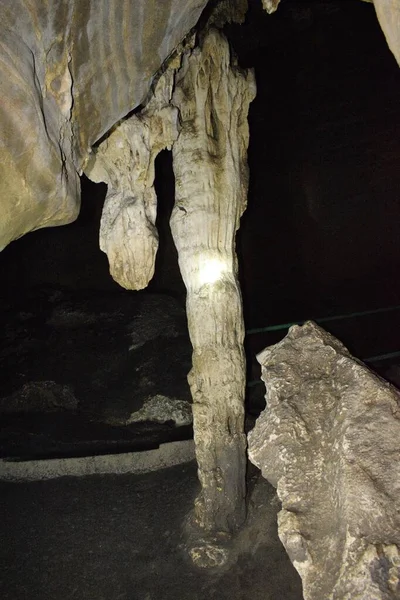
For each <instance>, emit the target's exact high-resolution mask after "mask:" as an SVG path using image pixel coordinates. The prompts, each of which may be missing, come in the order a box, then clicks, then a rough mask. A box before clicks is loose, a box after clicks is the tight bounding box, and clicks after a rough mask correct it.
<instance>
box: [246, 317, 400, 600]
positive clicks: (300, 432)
mask: <svg viewBox="0 0 400 600" xmlns="http://www.w3.org/2000/svg"><path fill="white" fill-rule="evenodd" d="M258 360H259V362H260V363H261V365H262V378H263V380H264V382H265V385H266V389H267V393H266V401H267V407H266V409H265V411H264V412H263V413H262V414H261V416H260V417H259V419H258V421H257V423H256V426H255V428H254V429H253V431H251V432H250V434H249V436H248V439H249V457H250V460H251V461H252V462H253V463H254V464H256V465H257V466H258V467H259V468H260V469H261V470H262V473H263V475H264V477H266V479H268V480H269V481H270V482H271V483H272V484H273V485H274V486H276V487H277V493H278V496H279V498H280V500H281V502H282V510H281V512H280V514H279V517H278V530H279V537H280V539H281V541H282V543H283V544H284V546H285V548H286V550H287V552H288V554H289V557H290V558H291V560H292V562H293V564H294V566H295V567H296V569H297V570H298V572H299V574H300V576H301V578H302V581H303V591H304V598H305V599H306V600H350V599H351V600H394V599H395V598H397V599H398V598H400V553H399V550H400V393H399V392H398V390H396V389H395V388H394V387H392V386H391V385H390V384H388V383H387V382H385V381H384V380H382V379H381V378H379V377H378V376H377V375H375V374H374V373H373V372H371V371H370V370H369V369H368V368H367V367H366V366H365V365H364V364H363V363H361V362H360V361H358V360H356V359H355V358H353V357H352V356H351V355H350V353H349V352H348V350H347V349H346V348H345V347H344V346H343V345H342V344H341V343H340V342H339V341H338V340H336V339H335V338H334V337H332V336H331V335H330V334H328V333H327V332H325V331H324V330H323V329H321V328H320V327H318V326H317V325H315V324H314V323H312V322H308V323H306V324H305V325H303V326H302V327H299V326H294V327H291V329H290V330H289V333H288V335H287V336H286V337H285V338H284V340H282V341H281V342H280V343H278V344H276V345H275V346H271V347H270V348H267V349H266V350H264V351H263V352H261V354H259V355H258Z"/></svg>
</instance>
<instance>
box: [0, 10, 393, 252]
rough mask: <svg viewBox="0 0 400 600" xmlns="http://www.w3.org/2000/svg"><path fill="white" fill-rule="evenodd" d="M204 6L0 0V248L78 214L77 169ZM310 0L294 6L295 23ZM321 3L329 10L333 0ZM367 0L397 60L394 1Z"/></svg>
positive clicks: (141, 93)
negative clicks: (26, 234) (27, 234)
mask: <svg viewBox="0 0 400 600" xmlns="http://www.w3.org/2000/svg"><path fill="white" fill-rule="evenodd" d="M283 1H284V0H283ZM207 4H208V3H207V1H206V0H190V1H188V0H185V1H184V0H165V1H164V0H163V2H157V0H151V1H149V0H141V1H136V2H132V0H98V1H97V2H96V3H90V2H87V1H86V0H74V1H73V2H71V1H68V2H67V1H64V2H59V1H56V0H51V1H48V2H45V3H43V2H41V1H40V0H33V1H30V2H27V1H26V0H3V2H2V3H1V5H0V19H1V29H2V36H1V41H0V43H1V50H0V56H1V60H0V88H1V89H0V93H1V97H2V103H1V105H0V130H1V136H0V144H1V146H0V153H1V161H0V167H1V169H2V172H1V173H0V187H1V192H0V193H1V207H0V211H1V220H0V249H2V248H4V247H5V246H6V245H7V244H8V243H10V242H11V241H12V240H15V239H17V238H19V237H21V236H22V235H24V234H25V233H27V232H29V231H32V230H35V229H39V228H42V227H48V226H55V225H62V224H66V223H69V222H72V221H73V220H75V219H76V217H77V215H78V213H79V205H80V185H79V175H80V174H81V173H82V171H83V169H84V168H85V165H86V162H87V160H88V157H89V156H90V153H91V151H92V147H93V145H94V144H95V143H96V142H98V141H99V140H100V139H101V138H102V136H104V135H105V134H107V132H109V131H110V129H111V128H112V127H113V126H114V125H115V124H116V123H118V122H119V121H120V120H121V119H123V118H125V117H126V115H128V114H129V113H130V112H132V111H134V110H135V109H136V108H137V107H139V106H141V105H142V104H143V103H145V102H146V98H147V97H148V93H149V90H150V88H151V85H152V82H153V81H154V78H155V76H156V74H157V73H158V72H159V70H160V68H161V67H162V65H163V64H164V63H165V61H166V60H167V59H168V57H170V56H171V54H173V53H174V51H175V50H176V48H178V47H179V46H180V44H182V42H184V40H185V39H188V37H187V36H188V34H189V33H190V32H191V31H192V30H193V28H194V27H195V26H196V25H197V24H198V23H199V20H200V19H201V18H203V20H204V14H205V11H204V9H205V8H206V5H207ZM255 4H257V5H261V4H262V6H263V8H264V9H265V10H266V11H267V12H268V13H273V12H274V11H275V10H276V9H278V11H279V8H278V4H280V2H279V0H251V2H250V7H251V6H252V5H255ZM300 4H301V6H300ZM310 4H313V3H310V2H304V3H303V2H302V3H299V4H298V7H297V8H296V5H293V6H292V11H294V12H296V11H297V12H298V17H297V20H298V22H299V23H301V22H304V20H307V11H308V9H309V5H310ZM318 4H319V5H320V6H321V7H322V9H324V10H328V11H329V10H332V3H329V2H319V3H318ZM245 5H246V2H245V0H229V1H224V2H220V3H218V2H214V3H212V8H214V9H215V8H216V9H215V10H214V13H215V14H216V15H217V16H216V17H214V19H215V21H214V22H216V23H217V25H220V24H222V22H223V21H224V20H230V19H231V20H232V19H233V20H235V19H236V20H239V21H240V20H242V18H243V12H244V9H245ZM374 6H375V11H376V14H377V17H378V20H379V22H380V25H381V27H382V29H383V31H384V34H385V37H386V40H387V43H388V45H389V47H390V49H391V51H392V52H393V54H394V55H395V57H396V59H397V61H398V62H399V61H400V43H399V31H400V3H398V2H393V1H392V0H375V2H374ZM207 10H208V11H209V12H210V13H212V10H210V8H209V7H207ZM202 15H203V17H202ZM229 15H230V17H229ZM208 18H209V16H208ZM272 19H274V16H273V15H272V16H271V20H272ZM271 28H272V27H271ZM272 38H273V36H272ZM245 43H247V44H249V46H251V45H252V43H253V41H252V40H251V39H249V40H246V42H245Z"/></svg>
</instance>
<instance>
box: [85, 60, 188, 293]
mask: <svg viewBox="0 0 400 600" xmlns="http://www.w3.org/2000/svg"><path fill="white" fill-rule="evenodd" d="M173 73H174V70H173V65H171V68H170V69H168V70H167V71H166V72H165V73H164V74H163V75H162V76H161V77H160V79H159V80H158V82H157V85H156V87H155V90H154V94H153V95H152V96H151V98H150V100H149V102H148V104H147V105H146V107H145V108H144V109H143V110H142V111H141V112H140V113H138V114H134V115H132V116H131V117H130V118H128V119H126V120H125V121H123V122H122V123H121V124H120V125H118V126H117V127H116V128H115V130H114V131H113V132H112V133H111V134H110V135H109V137H107V139H106V140H105V141H104V142H102V143H101V144H100V145H99V147H98V148H97V150H96V152H95V154H94V156H93V159H92V161H91V162H89V164H88V166H87V167H86V169H85V172H86V174H87V175H88V177H90V179H92V180H93V181H96V182H99V181H105V182H106V183H107V184H108V191H107V197H106V201H105V203H104V208H103V213H102V217H101V226H100V248H101V249H102V250H103V251H104V252H105V253H106V254H107V256H108V260H109V264H110V273H111V275H112V277H113V278H114V279H115V281H117V282H118V283H119V284H120V285H121V286H123V287H124V288H126V289H132V290H139V289H142V288H144V287H146V286H147V284H148V283H149V281H150V279H151V278H152V277H153V274H154V265H155V257H156V253H157V248H158V234H157V229H156V227H155V221H156V215H157V198H156V193H155V190H154V161H155V159H156V157H157V155H158V153H159V152H160V151H161V150H163V149H164V148H170V147H171V144H172V143H173V142H174V140H175V139H176V137H177V135H178V123H177V109H176V108H174V107H173V106H171V105H170V99H171V95H172V89H173Z"/></svg>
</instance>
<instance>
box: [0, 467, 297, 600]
mask: <svg viewBox="0 0 400 600" xmlns="http://www.w3.org/2000/svg"><path fill="white" fill-rule="evenodd" d="M197 490H198V482H197V477H196V466H195V464H194V463H189V464H186V465H180V466H178V467H173V468H170V469H165V470H163V471H158V472H155V473H150V474H146V475H141V476H134V475H123V476H91V477H84V478H61V479H58V480H52V481H43V482H35V483H0V514H1V515H2V518H1V540H2V543H1V546H0V559H1V565H2V569H1V576H0V578H1V581H0V597H1V598H2V600H28V599H29V600H36V599H37V600H72V599H74V600H169V599H171V600H172V599H173V600H205V599H206V598H207V599H208V598H215V599H221V600H223V599H229V600H247V599H249V600H250V599H251V600H258V599H259V600H261V599H262V600H300V599H301V598H302V593H301V583H300V579H299V576H298V575H297V573H296V571H295V570H294V568H293V567H292V565H291V563H290V561H289V559H288V557H287V555H286V553H285V551H284V549H283V546H282V545H281V543H280V541H279V539H278V537H277V530H276V513H277V511H278V510H279V503H278V501H277V499H276V495H275V492H274V490H273V488H271V487H270V486H269V484H268V483H267V482H266V481H265V480H263V479H262V478H261V477H259V475H258V472H256V471H255V470H253V472H252V475H250V476H249V494H250V501H249V518H248V522H247V524H246V526H245V527H244V529H243V530H242V532H241V533H240V534H239V535H238V536H237V538H236V539H235V540H234V541H233V542H232V544H231V546H230V555H231V563H230V564H229V565H228V566H227V567H226V568H222V569H221V570H201V569H199V568H195V567H194V566H193V565H192V564H191V562H190V560H188V554H187V548H186V545H185V541H186V538H185V535H184V534H183V531H184V529H183V524H184V522H185V518H186V516H187V514H188V512H189V511H190V509H191V507H192V503H193V498H194V496H195V495H196V493H197Z"/></svg>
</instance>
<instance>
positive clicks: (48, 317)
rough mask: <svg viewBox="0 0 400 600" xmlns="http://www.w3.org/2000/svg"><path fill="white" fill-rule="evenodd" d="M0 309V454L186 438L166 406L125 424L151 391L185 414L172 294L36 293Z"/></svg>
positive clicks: (185, 345)
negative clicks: (175, 403) (159, 412)
mask: <svg viewBox="0 0 400 600" xmlns="http://www.w3.org/2000/svg"><path fill="white" fill-rule="evenodd" d="M1 305H2V306H1V308H2V310H1V316H0V319H1V320H2V323H1V326H2V331H3V336H2V338H1V345H0V359H1V362H2V370H1V373H0V412H1V415H2V429H1V433H0V452H1V454H2V455H3V456H5V455H10V456H11V455H12V456H16V455H18V453H21V455H23V456H24V457H27V456H29V455H32V457H33V456H36V457H37V456H38V455H40V456H46V455H49V456H53V455H63V453H66V454H67V455H69V453H70V452H72V454H73V455H84V454H85V453H86V452H88V451H100V448H101V449H102V450H103V451H104V450H106V451H127V450H128V449H129V448H130V447H131V446H132V449H134V448H135V447H140V448H141V447H144V448H147V447H148V444H150V445H151V447H154V444H156V445H157V444H158V443H159V442H161V441H168V440H169V439H186V438H187V437H188V436H190V435H191V425H190V423H189V422H185V423H183V422H181V421H180V422H179V425H181V427H178V428H177V427H176V420H174V416H173V415H172V414H171V415H170V414H169V413H168V407H167V408H166V409H165V411H164V418H154V416H153V417H152V416H151V415H150V414H149V417H148V418H147V419H141V421H140V422H137V423H136V422H135V423H132V424H130V425H126V424H127V421H128V420H129V418H130V417H131V415H132V414H133V413H135V412H137V411H140V410H141V409H142V407H143V404H144V403H145V402H146V401H147V402H149V401H150V400H151V399H152V398H154V397H156V396H157V395H161V396H167V397H168V398H175V399H177V400H179V401H180V402H181V403H182V406H181V408H182V410H183V408H184V407H185V406H186V407H187V412H188V413H189V412H190V400H191V398H190V391H189V387H188V384H187V379H186V378H187V373H188V371H189V369H190V358H191V345H190V342H189V338H188V334H187V326H186V317H185V312H184V308H183V307H181V306H180V305H179V303H178V302H177V301H175V300H174V299H173V298H172V297H169V296H164V295H156V294H154V295H152V294H132V295H131V294H129V293H126V294H124V293H115V294H113V293H104V292H101V293H93V292H91V293H87V294H84V293H82V292H79V294H74V293H71V292H65V291H62V290H60V289H53V288H40V289H36V290H33V291H30V292H29V293H26V295H24V296H23V297H21V298H18V299H15V297H13V298H12V300H10V301H8V300H7V298H5V297H4V296H3V298H2V300H1ZM171 410H172V408H171ZM153 419H154V420H153ZM178 429H179V430H180V431H179V432H178ZM74 444H75V449H74ZM119 444H120V445H121V448H120V450H119ZM108 447H109V450H107V448H108ZM96 448H97V450H96Z"/></svg>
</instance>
